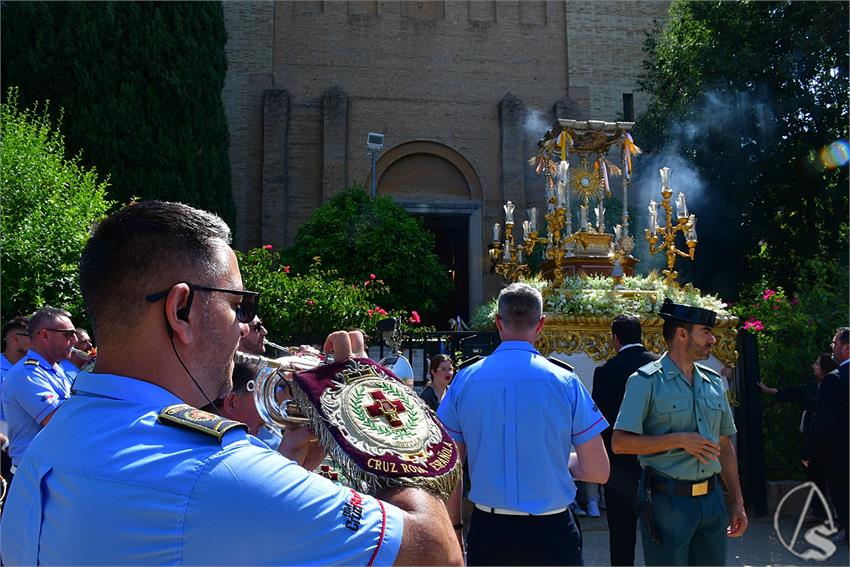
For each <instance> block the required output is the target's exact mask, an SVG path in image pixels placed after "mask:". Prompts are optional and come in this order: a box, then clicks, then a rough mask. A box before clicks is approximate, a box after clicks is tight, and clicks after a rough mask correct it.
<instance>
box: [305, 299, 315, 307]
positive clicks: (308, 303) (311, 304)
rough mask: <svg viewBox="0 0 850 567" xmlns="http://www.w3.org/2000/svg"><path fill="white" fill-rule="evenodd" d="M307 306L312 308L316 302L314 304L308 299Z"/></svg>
mask: <svg viewBox="0 0 850 567" xmlns="http://www.w3.org/2000/svg"><path fill="white" fill-rule="evenodd" d="M307 305H309V306H310V307H312V306H314V305H316V302H315V301H313V300H312V299H308V300H307Z"/></svg>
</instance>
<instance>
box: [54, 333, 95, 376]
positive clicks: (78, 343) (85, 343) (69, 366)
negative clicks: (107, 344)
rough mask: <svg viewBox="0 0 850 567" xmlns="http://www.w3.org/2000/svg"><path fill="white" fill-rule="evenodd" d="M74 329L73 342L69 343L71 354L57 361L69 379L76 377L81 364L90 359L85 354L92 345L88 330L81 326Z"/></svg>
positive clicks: (83, 364)
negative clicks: (75, 332)
mask: <svg viewBox="0 0 850 567" xmlns="http://www.w3.org/2000/svg"><path fill="white" fill-rule="evenodd" d="M76 331H77V334H76V337H75V338H74V344H72V345H71V347H72V348H71V354H69V355H68V358H66V359H65V360H63V361H62V362H60V363H59V364H60V366H62V370H64V371H65V375H66V376H67V377H68V378H70V379H71V380H73V379H74V378H76V377H77V374H79V372H80V370H82V368H83V366H85V365H86V364H87V363H88V362H89V361H90V360H91V356H86V355H87V353H89V352H90V351H91V349H92V346H93V345H92V342H91V337H89V332H88V331H86V330H85V329H83V328H82V327H77V329H76Z"/></svg>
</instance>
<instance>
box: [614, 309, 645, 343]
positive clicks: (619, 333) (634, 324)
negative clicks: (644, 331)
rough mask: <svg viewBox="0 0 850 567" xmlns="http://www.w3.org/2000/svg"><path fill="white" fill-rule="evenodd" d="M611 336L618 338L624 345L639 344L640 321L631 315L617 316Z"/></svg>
mask: <svg viewBox="0 0 850 567" xmlns="http://www.w3.org/2000/svg"><path fill="white" fill-rule="evenodd" d="M611 334H613V335H614V336H615V337H617V340H618V341H620V344H622V345H630V344H634V343H639V342H640V319H638V318H637V317H635V316H634V315H629V314H623V315H617V316H616V317H614V320H613V321H612V322H611Z"/></svg>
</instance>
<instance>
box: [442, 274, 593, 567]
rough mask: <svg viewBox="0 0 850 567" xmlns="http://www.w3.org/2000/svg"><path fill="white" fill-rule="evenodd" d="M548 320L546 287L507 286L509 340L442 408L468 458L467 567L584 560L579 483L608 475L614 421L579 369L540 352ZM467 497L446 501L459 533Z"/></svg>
mask: <svg viewBox="0 0 850 567" xmlns="http://www.w3.org/2000/svg"><path fill="white" fill-rule="evenodd" d="M544 322H545V317H544V316H543V298H542V297H541V295H540V292H539V291H537V290H536V289H534V288H533V287H531V286H529V285H527V284H519V283H517V284H512V285H510V286H508V287H507V288H505V289H503V290H502V292H501V293H500V294H499V310H498V314H497V315H496V327H497V328H498V329H499V334H500V336H501V338H502V341H503V342H502V344H501V345H499V347H498V348H497V349H496V350H495V351H494V352H493V354H491V355H490V356H488V357H487V358H485V359H483V360H479V361H478V362H476V363H474V364H471V365H469V366H466V367H464V368H463V369H462V370H461V371H460V372H459V373H458V375H457V377H456V378H455V379H454V382H453V383H452V387H451V388H450V389H449V391H448V394H446V397H445V398H444V399H443V402H442V403H441V404H440V408H439V409H438V410H437V415H438V416H439V418H440V420H441V421H442V422H443V425H445V427H446V429H447V430H448V431H449V434H450V435H451V436H452V437H453V438H454V440H455V442H457V444H458V447H459V448H460V450H461V454H464V453H466V454H468V459H469V461H468V462H469V467H470V478H471V483H472V488H471V490H470V493H469V499H470V500H472V501H473V502H474V503H475V510H474V511H473V515H472V526H471V527H470V532H469V553H468V558H467V559H468V564H469V565H581V564H582V557H581V533H580V531H579V529H578V526H577V524H576V523H575V520H574V518H573V517H572V513H571V512H570V510H569V504H570V503H571V502H572V501H573V500H575V494H576V487H575V483H574V482H573V481H574V479H575V480H585V481H588V482H598V483H604V482H605V481H606V480H608V472H609V466H608V457H607V455H606V453H605V446H604V444H603V443H602V438H601V437H600V433H601V432H602V431H603V430H604V429H605V428H606V427H607V426H608V422H607V421H605V418H604V417H603V416H602V414H601V413H600V412H599V410H598V409H597V408H596V406H595V405H594V404H593V401H592V400H591V398H590V395H589V394H588V393H587V391H586V390H585V389H584V386H582V384H581V381H579V379H578V377H577V376H576V375H575V373H574V372H573V371H572V368H570V367H569V366H568V365H566V364H565V363H563V362H560V361H553V360H550V359H546V358H545V357H543V356H542V355H541V354H540V353H539V352H537V350H536V349H535V348H534V343H535V342H536V341H537V338H538V337H539V336H540V332H541V330H542V329H543V324H544ZM571 445H574V446H575V448H576V451H575V453H571V452H570V446H571ZM461 494H462V489H461V488H458V489H456V490H455V492H454V493H453V494H452V497H451V498H450V499H449V514H450V515H451V518H452V521H453V522H454V523H455V528H456V529H457V530H458V538H459V539H462V535H461V530H462V527H463V526H462V524H461V518H462V515H461Z"/></svg>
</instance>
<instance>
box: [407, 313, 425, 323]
mask: <svg viewBox="0 0 850 567" xmlns="http://www.w3.org/2000/svg"><path fill="white" fill-rule="evenodd" d="M408 321H410V322H411V323H412V324H413V325H418V324H419V323H421V322H422V319H421V318H420V317H419V313H417V312H416V311H411V312H410V319H408Z"/></svg>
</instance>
